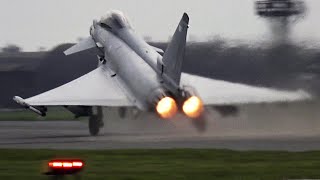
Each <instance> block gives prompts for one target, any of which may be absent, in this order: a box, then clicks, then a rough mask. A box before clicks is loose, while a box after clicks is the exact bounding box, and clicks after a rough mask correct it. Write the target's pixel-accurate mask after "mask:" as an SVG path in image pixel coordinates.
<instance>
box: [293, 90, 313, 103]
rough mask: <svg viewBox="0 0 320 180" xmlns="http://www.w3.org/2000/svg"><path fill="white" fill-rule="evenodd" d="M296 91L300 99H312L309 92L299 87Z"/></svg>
mask: <svg viewBox="0 0 320 180" xmlns="http://www.w3.org/2000/svg"><path fill="white" fill-rule="evenodd" d="M296 92H297V94H298V95H299V96H298V98H299V99H300V100H312V99H313V96H312V95H311V94H310V93H308V92H306V91H305V90H302V89H299V90H297V91H296Z"/></svg>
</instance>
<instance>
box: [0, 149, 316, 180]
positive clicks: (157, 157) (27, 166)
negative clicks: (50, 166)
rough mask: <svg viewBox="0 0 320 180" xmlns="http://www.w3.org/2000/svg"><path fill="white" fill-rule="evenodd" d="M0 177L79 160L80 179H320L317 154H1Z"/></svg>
mask: <svg viewBox="0 0 320 180" xmlns="http://www.w3.org/2000/svg"><path fill="white" fill-rule="evenodd" d="M0 157H1V158H0V179H13V180H14V179H19V180H20V179H47V177H45V176H44V175H41V172H43V171H44V169H45V166H46V162H47V160H49V159H51V158H65V157H69V158H82V159H83V160H85V162H86V167H85V170H84V172H83V173H82V176H83V179H86V180H87V179H148V180H150V179H159V180H160V179H161V180H162V179H192V180H195V179H219V180H220V179H222V180H231V179H232V180H234V179H244V180H257V179H259V180H283V179H303V178H308V179H317V178H320V152H280V151H279V152H267V151H266V152H263V151H229V150H191V149H172V150H99V151H93V150H85V151H84V150H16V149H8V150H5V149H2V150H0Z"/></svg>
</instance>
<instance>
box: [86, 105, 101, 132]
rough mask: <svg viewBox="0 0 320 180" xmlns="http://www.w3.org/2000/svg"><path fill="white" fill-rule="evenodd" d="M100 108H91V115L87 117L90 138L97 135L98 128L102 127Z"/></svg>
mask: <svg viewBox="0 0 320 180" xmlns="http://www.w3.org/2000/svg"><path fill="white" fill-rule="evenodd" d="M103 125H104V123H103V112H102V107H92V113H91V115H90V117H89V132H90V134H91V135H92V136H97V135H98V134H99V131H100V128H101V127H103Z"/></svg>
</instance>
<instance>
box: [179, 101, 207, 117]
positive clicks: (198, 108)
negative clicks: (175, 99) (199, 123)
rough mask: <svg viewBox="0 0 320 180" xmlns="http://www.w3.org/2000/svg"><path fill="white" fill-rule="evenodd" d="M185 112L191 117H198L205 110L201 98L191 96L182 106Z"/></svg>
mask: <svg viewBox="0 0 320 180" xmlns="http://www.w3.org/2000/svg"><path fill="white" fill-rule="evenodd" d="M182 110H183V112H184V113H185V114H186V115H187V116H188V117H190V118H198V117H199V116H200V115H201V114H202V112H203V103H202V101H201V99H200V98H198V97H196V96H191V97H190V98H188V99H187V100H186V101H185V102H184V103H183V106H182Z"/></svg>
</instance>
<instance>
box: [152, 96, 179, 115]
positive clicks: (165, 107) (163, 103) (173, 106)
mask: <svg viewBox="0 0 320 180" xmlns="http://www.w3.org/2000/svg"><path fill="white" fill-rule="evenodd" d="M156 110H157V112H158V114H159V115H160V117H161V118H164V119H169V118H172V117H173V116H174V115H175V114H176V113H177V111H178V107H177V103H176V101H175V100H174V99H173V98H171V97H164V98H162V99H161V100H160V101H159V102H158V104H157V107H156Z"/></svg>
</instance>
